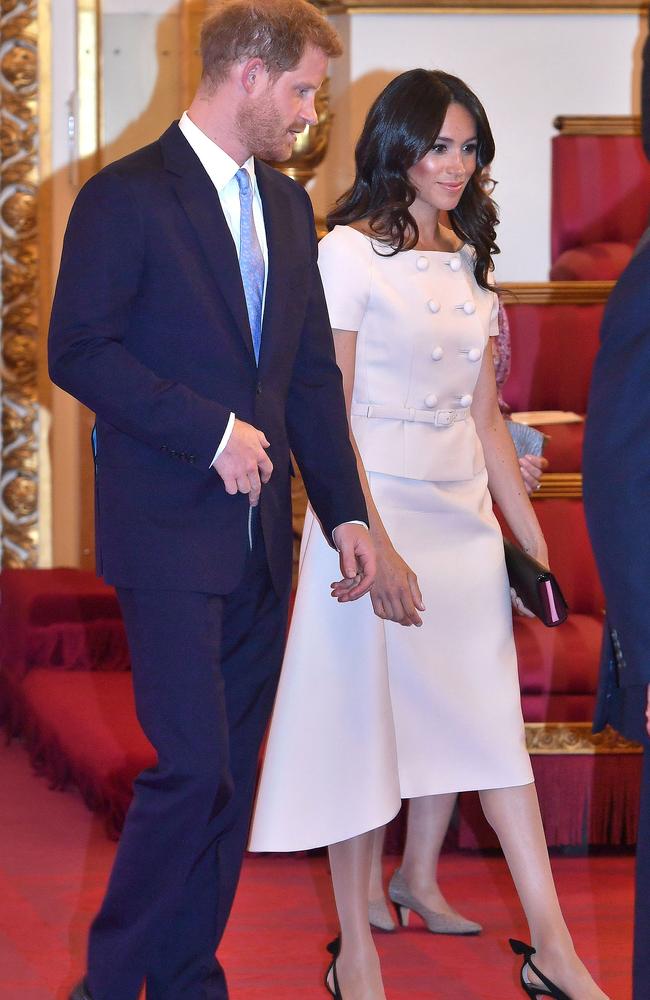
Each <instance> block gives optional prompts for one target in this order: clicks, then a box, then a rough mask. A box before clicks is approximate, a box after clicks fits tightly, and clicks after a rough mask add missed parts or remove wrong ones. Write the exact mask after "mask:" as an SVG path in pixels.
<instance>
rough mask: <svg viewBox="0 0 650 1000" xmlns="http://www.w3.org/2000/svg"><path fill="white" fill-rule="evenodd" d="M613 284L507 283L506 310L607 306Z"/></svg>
mask: <svg viewBox="0 0 650 1000" xmlns="http://www.w3.org/2000/svg"><path fill="white" fill-rule="evenodd" d="M615 284H616V282H614V281H518V282H514V281H506V282H504V283H503V284H500V285H499V288H500V289H501V290H502V291H504V292H505V293H506V294H505V297H504V302H505V305H506V307H507V306H508V305H509V304H514V305H564V306H589V305H597V304H598V303H602V302H607V299H608V298H609V294H610V292H611V290H612V288H613V287H614V285H615Z"/></svg>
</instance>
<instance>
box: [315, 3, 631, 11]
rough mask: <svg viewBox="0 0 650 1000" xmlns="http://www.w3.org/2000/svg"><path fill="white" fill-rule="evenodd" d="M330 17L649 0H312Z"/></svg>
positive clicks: (603, 7)
mask: <svg viewBox="0 0 650 1000" xmlns="http://www.w3.org/2000/svg"><path fill="white" fill-rule="evenodd" d="M312 2H315V5H316V6H317V7H320V9H321V10H323V11H325V12H326V13H330V14H339V13H343V12H347V13H352V14H408V13H415V14H422V13H427V14H594V13H598V14H638V13H639V12H640V11H645V10H647V9H648V0H435V2H432V0H312Z"/></svg>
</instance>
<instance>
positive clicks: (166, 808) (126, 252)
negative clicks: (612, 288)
mask: <svg viewBox="0 0 650 1000" xmlns="http://www.w3.org/2000/svg"><path fill="white" fill-rule="evenodd" d="M201 50H202V57H203V77H202V81H201V84H200V87H199V90H198V92H197V95H196V97H195V99H194V101H193V102H192V104H191V106H190V108H189V109H188V111H187V112H186V113H185V114H184V115H183V117H182V118H181V120H180V122H176V123H174V124H173V125H171V126H170V128H169V129H168V130H167V131H166V132H165V133H164V135H163V136H162V137H161V138H160V140H158V141H157V142H154V143H153V144H152V145H150V146H147V147H146V148H144V149H141V150H138V151H137V152H135V153H133V154H132V155H130V156H127V157H125V158H124V159H122V160H119V161H118V162H116V163H113V164H111V165H110V166H109V167H107V168H106V169H104V170H102V171H101V172H100V173H99V174H98V175H97V176H96V177H94V178H93V179H92V180H91V181H90V182H89V183H88V184H87V185H86V186H85V187H84V188H83V190H82V191H81V192H80V194H79V197H78V198H77V201H76V203H75V206H74V208H73V210H72V214H71V217H70V222H69V225H68V230H67V233H66V238H65V244H64V249H63V257H62V262H61V271H60V275H59V280H58V284H57V290H56V296H55V302H54V307H53V312H52V323H51V332H50V371H51V375H52V378H53V380H54V381H55V382H56V383H57V384H58V385H60V386H62V387H63V388H64V389H66V390H67V391H69V392H70V393H72V394H73V395H74V396H76V397H77V398H78V399H80V400H81V401H82V402H83V403H84V404H86V405H87V406H88V407H90V408H91V409H92V410H94V411H95V413H96V416H97V423H96V432H95V435H94V439H95V440H94V444H95V463H96V487H97V491H96V496H97V518H96V521H97V524H96V528H97V556H98V564H99V569H100V571H101V572H102V573H103V575H104V577H105V578H106V580H107V581H108V582H110V583H112V584H114V585H115V586H116V588H117V592H118V596H119V600H120V604H121V607H122V612H123V616H124V621H125V625H126V629H127V634H128V640H129V646H130V651H131V658H132V667H133V682H134V688H135V696H136V705H137V711H138V718H139V719H140V722H141V724H142V727H143V729H144V731H145V732H146V734H147V736H148V737H149V739H150V740H151V742H152V744H153V745H154V747H155V749H156V751H157V755H158V763H157V766H156V767H154V768H151V769H149V770H147V771H145V772H143V773H142V774H141V775H140V776H139V777H138V779H137V780H136V782H135V795H134V800H133V804H132V806H131V809H130V811H129V813H128V816H127V819H126V824H125V827H124V832H123V834H122V838H121V842H120V845H119V849H118V852H117V857H116V860H115V864H114V867H113V872H112V875H111V879H110V883H109V886H108V890H107V893H106V897H105V899H104V902H103V904H102V907H101V909H100V911H99V913H98V915H97V917H96V918H95V920H94V923H93V925H92V928H91V932H90V940H89V953H88V971H87V975H86V978H85V979H84V981H83V982H82V983H80V984H79V985H78V986H77V987H76V989H75V990H74V992H73V994H72V996H73V997H75V998H79V1000H81V998H89V997H90V998H92V1000H136V998H137V996H138V995H139V992H140V989H141V987H142V984H143V982H145V981H146V986H147V997H148V1000H199V998H201V1000H223V998H225V997H227V988H226V983H225V977H224V974H223V971H222V969H221V967H220V965H219V963H218V962H217V961H216V960H215V957H214V955H215V949H216V946H217V944H218V942H219V939H220V937H221V935H222V933H223V930H224V927H225V924H226V921H227V918H228V914H229V912H230V908H231V904H232V900H233V895H234V892H235V888H236V885H237V880H238V877H239V871H240V866H241V860H242V856H243V852H244V848H245V843H246V837H247V831H248V823H249V817H250V809H251V802H252V795H253V788H254V781H255V772H256V763H257V757H258V752H259V746H260V742H261V739H262V736H263V733H264V729H265V726H266V723H267V720H268V716H269V713H270V709H271V704H272V700H273V696H274V692H275V688H276V683H277V678H278V674H279V668H280V663H281V657H282V651H283V644H284V634H285V628H286V616H287V603H288V594H289V589H290V578H291V550H292V535H291V503H290V472H291V459H290V449H291V450H293V452H294V454H295V455H296V457H297V459H298V462H299V464H300V467H301V470H302V473H303V476H304V479H305V483H306V487H307V491H308V494H309V496H310V499H311V502H312V504H313V506H314V509H315V510H316V513H317V515H318V517H319V518H320V521H321V523H322V525H323V527H324V529H325V530H326V531H327V532H328V534H329V535H330V536H331V537H332V539H333V544H335V545H336V546H337V547H338V549H339V551H340V554H341V569H342V573H343V578H344V580H345V581H346V583H345V585H343V584H341V586H340V587H339V590H338V591H335V593H338V594H339V596H340V597H341V599H342V600H348V599H356V598H358V597H360V596H362V595H363V594H365V593H366V592H367V591H368V589H369V588H370V585H371V583H372V579H373V574H374V556H373V552H372V546H371V543H370V541H369V533H368V531H367V529H366V527H365V523H366V522H367V512H366V506H365V503H364V499H363V493H362V491H361V487H360V484H359V480H358V477H357V470H356V462H355V457H354V453H353V451H352V448H351V445H350V441H349V435H348V426H347V418H346V413H345V404H344V399H343V393H342V386H341V379H340V375H339V372H338V369H337V367H336V364H335V360H334V353H333V344H332V337H331V330H330V326H329V321H328V316H327V310H326V306H325V301H324V297H323V292H322V288H321V283H320V279H319V276H318V269H317V263H316V256H317V254H316V240H315V235H314V226H313V216H312V212H311V207H310V204H309V199H308V197H307V196H306V194H305V193H304V192H303V191H302V189H301V188H300V187H299V186H298V185H296V184H295V183H294V182H293V181H291V180H289V179H287V178H285V177H283V176H282V175H281V174H280V173H278V172H277V171H275V170H273V169H271V168H270V167H268V166H266V165H265V164H264V163H262V162H260V161H259V160H257V159H256V157H258V156H259V157H263V158H265V159H272V160H283V159H287V158H288V157H289V155H290V153H291V150H292V147H293V143H294V142H295V138H296V135H297V133H299V132H301V131H303V129H304V128H305V126H306V125H308V124H313V123H314V122H315V121H316V113H315V109H314V97H315V94H316V91H317V90H318V88H319V86H320V85H321V83H322V80H323V78H324V76H325V73H326V68H327V61H328V57H329V56H336V55H339V54H340V51H341V50H340V42H339V39H338V36H337V35H336V34H335V32H334V30H333V29H332V28H331V26H330V25H329V24H328V23H327V21H326V20H325V19H324V18H322V17H321V15H320V14H318V13H317V11H316V10H315V9H314V8H313V7H312V6H310V5H309V4H308V3H306V2H305V0H231V2H230V3H228V4H227V5H224V6H222V7H220V8H218V10H217V11H216V12H215V13H214V14H213V15H212V16H211V17H210V18H209V19H208V20H207V22H206V24H205V25H204V28H203V31H202V36H201Z"/></svg>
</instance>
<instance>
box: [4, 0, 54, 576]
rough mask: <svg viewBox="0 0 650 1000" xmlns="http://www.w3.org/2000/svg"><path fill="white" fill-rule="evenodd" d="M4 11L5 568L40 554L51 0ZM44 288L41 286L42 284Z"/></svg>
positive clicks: (17, 1)
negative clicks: (43, 211) (42, 215)
mask: <svg viewBox="0 0 650 1000" xmlns="http://www.w3.org/2000/svg"><path fill="white" fill-rule="evenodd" d="M1 11H2V16H1V17H0V88H1V102H2V103H1V110H0V115H1V121H2V127H1V129H0V269H1V278H0V280H1V287H2V329H1V338H2V368H1V376H0V377H1V383H0V389H1V400H2V402H1V408H2V432H1V434H2V437H1V463H0V508H1V514H0V516H1V534H0V545H1V552H2V566H3V567H26V566H35V565H36V564H37V562H38V556H39V537H40V531H39V495H40V491H39V464H40V463H39V452H40V448H41V444H40V426H41V421H40V419H39V402H40V400H39V369H40V367H41V366H40V364H39V357H40V354H41V345H42V343H43V340H42V333H43V327H42V322H43V315H44V312H45V310H43V309H42V308H41V302H42V297H43V296H44V295H45V294H46V288H45V287H44V283H43V282H42V281H41V267H42V262H43V258H44V254H43V252H42V245H41V240H40V237H41V235H42V234H41V233H40V232H39V225H38V219H39V209H40V203H41V190H40V180H41V176H42V174H43V172H44V169H45V170H46V169H47V162H48V159H49V120H50V116H49V79H50V74H49V23H50V20H49V14H50V10H49V0H40V2H39V0H4V2H3V3H2V7H1ZM45 284H47V283H45Z"/></svg>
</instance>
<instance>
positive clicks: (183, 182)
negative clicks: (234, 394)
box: [160, 124, 255, 363]
mask: <svg viewBox="0 0 650 1000" xmlns="http://www.w3.org/2000/svg"><path fill="white" fill-rule="evenodd" d="M160 142H161V146H162V149H163V157H164V162H165V167H166V168H167V170H169V171H171V173H172V174H174V175H175V176H174V178H173V184H174V187H175V190H176V194H177V196H178V199H179V201H180V203H181V205H182V206H183V209H184V210H185V212H186V214H187V216H188V218H189V220H190V222H191V224H192V226H193V228H194V231H195V232H196V235H197V237H198V240H199V243H200V244H201V247H202V249H203V252H204V255H205V260H206V263H207V266H208V268H209V269H210V271H211V272H212V276H213V278H214V279H215V282H216V284H217V286H218V288H219V291H220V293H221V296H222V298H223V299H224V301H225V303H226V305H227V306H228V309H229V310H230V313H231V314H232V318H233V320H234V322H235V325H236V326H237V329H238V330H239V332H240V334H241V336H242V338H243V340H244V343H245V346H246V349H247V351H248V353H249V354H250V356H251V358H252V360H253V363H255V355H254V353H253V342H252V338H251V332H250V325H249V322H248V311H247V308H246V297H245V295H244V286H243V284H242V280H241V272H240V270H239V260H238V257H237V251H236V249H235V244H234V242H233V239H232V235H231V233H230V229H229V228H228V223H227V222H226V219H225V216H224V214H223V210H222V208H221V203H220V201H219V197H218V195H217V193H216V191H215V189H214V185H213V184H212V181H211V180H210V178H209V177H208V175H207V173H206V172H205V170H204V169H203V166H202V165H201V162H200V160H199V159H198V157H197V156H196V154H195V153H194V151H193V150H192V148H191V146H190V145H189V143H188V142H187V140H186V139H185V137H184V135H183V133H182V132H181V131H180V129H179V128H178V125H177V124H174V125H171V126H170V127H169V128H168V129H167V131H166V132H165V133H164V135H163V136H162V137H161V140H160Z"/></svg>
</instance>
